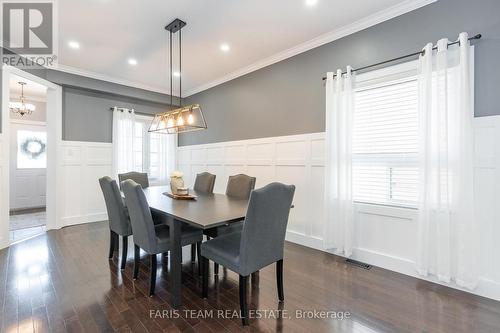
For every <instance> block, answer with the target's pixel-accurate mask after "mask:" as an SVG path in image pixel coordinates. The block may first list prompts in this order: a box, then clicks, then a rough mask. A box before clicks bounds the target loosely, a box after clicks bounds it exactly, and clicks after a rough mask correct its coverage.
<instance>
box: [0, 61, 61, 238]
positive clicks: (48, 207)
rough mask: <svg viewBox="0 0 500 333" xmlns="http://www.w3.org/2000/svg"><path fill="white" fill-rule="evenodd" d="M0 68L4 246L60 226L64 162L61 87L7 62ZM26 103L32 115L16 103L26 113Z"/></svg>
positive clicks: (0, 222)
mask: <svg viewBox="0 0 500 333" xmlns="http://www.w3.org/2000/svg"><path fill="white" fill-rule="evenodd" d="M1 70H2V122H1V133H0V190H1V191H0V248H3V247H6V246H8V245H9V244H10V243H11V242H17V241H19V240H22V239H25V238H29V237H32V236H34V235H37V234H40V233H43V232H45V230H50V229H58V228H60V227H61V223H60V214H59V212H58V209H60V207H61V204H60V196H61V194H60V191H58V186H59V185H58V184H59V183H60V182H59V181H58V177H57V175H58V171H59V170H60V165H61V162H60V160H59V159H60V153H59V152H60V150H61V143H62V88H61V87H60V86H58V85H56V84H53V83H51V82H49V81H47V80H45V79H42V78H40V77H38V76H36V75H33V74H31V73H28V72H25V71H22V70H20V69H17V68H13V67H9V66H4V67H3V68H2V69H1ZM19 82H23V83H25V84H19ZM21 86H22V87H21ZM21 95H23V98H22V99H23V100H24V106H23V105H22V104H23V103H22V101H21ZM16 102H17V104H13V103H16ZM27 104H30V106H29V107H30V108H31V109H33V110H32V112H31V113H30V114H28V113H25V114H24V115H21V114H20V112H19V110H17V112H16V107H18V108H20V109H21V111H23V110H24V111H25V110H27V109H29V108H28V107H27Z"/></svg>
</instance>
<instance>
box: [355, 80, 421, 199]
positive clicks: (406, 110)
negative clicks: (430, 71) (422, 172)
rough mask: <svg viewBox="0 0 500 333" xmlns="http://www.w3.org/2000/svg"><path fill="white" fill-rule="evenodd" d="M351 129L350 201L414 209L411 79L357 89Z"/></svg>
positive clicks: (415, 128) (415, 107)
mask: <svg viewBox="0 0 500 333" xmlns="http://www.w3.org/2000/svg"><path fill="white" fill-rule="evenodd" d="M353 131H354V133H353V134H354V137H353V199H354V200H355V201H357V202H365V203H374V204H382V205H391V206H403V207H416V206H417V200H418V189H417V181H418V86H417V80H416V78H414V77H412V78H406V79H404V80H398V81H392V82H386V83H382V84H380V83H379V84H377V85H373V86H366V87H364V88H362V89H359V90H357V91H356V93H355V111H354V128H353Z"/></svg>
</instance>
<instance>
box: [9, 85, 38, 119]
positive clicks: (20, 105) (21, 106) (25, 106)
mask: <svg viewBox="0 0 500 333" xmlns="http://www.w3.org/2000/svg"><path fill="white" fill-rule="evenodd" d="M18 83H19V84H20V85H21V97H20V98H19V99H20V100H21V101H20V102H9V109H10V111H11V112H12V113H18V114H20V115H21V117H22V116H24V115H30V114H32V113H33V111H35V106H34V105H33V104H30V103H25V98H24V86H25V85H26V82H18Z"/></svg>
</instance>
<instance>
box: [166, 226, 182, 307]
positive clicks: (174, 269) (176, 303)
mask: <svg viewBox="0 0 500 333" xmlns="http://www.w3.org/2000/svg"><path fill="white" fill-rule="evenodd" d="M169 224H170V241H171V244H172V249H171V251H170V270H171V273H170V276H171V286H172V287H171V292H170V293H171V295H172V299H171V303H172V307H174V308H179V307H180V306H181V305H182V300H181V297H182V296H181V284H182V281H181V280H182V248H181V225H182V222H180V221H177V220H175V219H173V218H170V219H169Z"/></svg>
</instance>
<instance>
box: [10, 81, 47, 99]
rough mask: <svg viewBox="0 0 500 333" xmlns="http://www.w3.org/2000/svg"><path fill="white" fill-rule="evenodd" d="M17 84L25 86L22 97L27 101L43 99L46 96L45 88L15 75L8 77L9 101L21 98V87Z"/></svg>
mask: <svg viewBox="0 0 500 333" xmlns="http://www.w3.org/2000/svg"><path fill="white" fill-rule="evenodd" d="M19 82H25V83H26V85H25V86H24V96H25V97H26V99H27V100H30V99H31V100H41V99H45V97H46V95H47V88H46V87H45V86H42V85H41V84H38V83H35V82H33V81H30V80H26V79H25V78H22V77H20V76H17V75H11V76H10V82H9V87H10V98H11V99H18V98H19V96H21V85H20V84H19Z"/></svg>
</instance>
